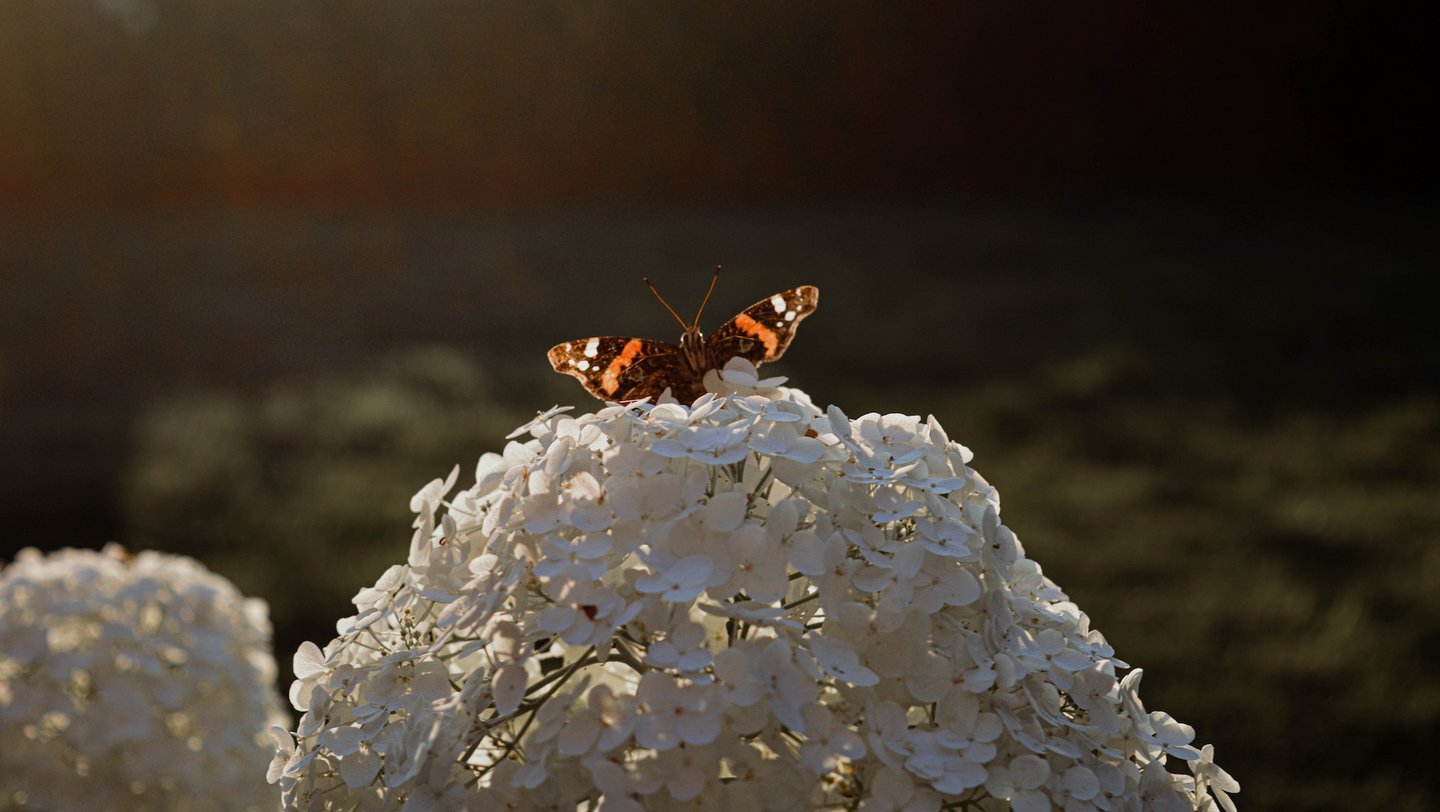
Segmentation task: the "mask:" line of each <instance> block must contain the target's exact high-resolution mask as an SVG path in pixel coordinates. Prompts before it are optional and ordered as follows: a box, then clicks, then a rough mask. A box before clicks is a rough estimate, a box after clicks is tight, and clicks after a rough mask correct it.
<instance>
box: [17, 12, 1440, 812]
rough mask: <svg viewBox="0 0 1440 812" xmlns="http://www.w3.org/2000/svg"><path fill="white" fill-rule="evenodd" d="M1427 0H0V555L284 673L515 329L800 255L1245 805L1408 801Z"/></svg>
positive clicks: (831, 338) (806, 383) (543, 327)
mask: <svg viewBox="0 0 1440 812" xmlns="http://www.w3.org/2000/svg"><path fill="white" fill-rule="evenodd" d="M1426 12H1427V9H1426V8H1425V6H1424V4H1422V3H1419V2H1410V3H1405V2H1398V3H1387V4H1361V3H1335V2H1323V1H1322V2H1311V3H1298V2H1297V3H1281V4H1264V5H1258V4H1250V3H1238V2H1231V3H1225V2H1222V3H1205V4H1200V3H1195V4H1186V5H1181V6H1169V7H1164V8H1160V7H1156V6H1154V5H1153V4H1142V3H1138V2H1125V3H1122V2H1114V3H1105V2H1101V3H1092V4H1052V3H1034V2H1018V3H984V4H982V3H976V2H963V3H916V4H881V3H872V2H857V1H856V0H840V1H839V2H826V3H818V2H791V3H783V4H782V3H760V2H756V3H720V4H706V5H698V4H684V5H675V4H671V3H662V2H657V1H656V0H645V1H643V2H641V1H633V2H616V3H607V4H598V3H583V2H535V3H500V2H473V0H472V1H471V2H453V1H451V0H437V1H436V2H432V3H401V2H395V1H394V0H371V2H352V1H350V0H43V1H42V0H0V520H3V524H0V526H3V527H4V528H5V532H4V535H3V541H0V559H3V558H8V557H11V556H13V554H14V553H15V551H17V550H18V549H20V548H22V547H25V546H31V545H33V546H39V547H41V548H46V549H51V548H57V547H61V546H65V545H72V546H88V547H95V546H99V545H100V544H102V543H103V542H105V541H107V540H111V539H114V540H118V541H120V542H122V543H124V544H126V545H128V546H130V547H132V548H147V547H154V548H159V549H164V550H168V551H171V552H178V553H185V554H188V555H194V556H196V557H198V558H200V559H202V560H203V561H204V562H205V563H207V564H208V565H209V566H211V567H212V568H214V569H217V570H219V571H220V572H222V573H224V574H226V575H227V576H229V577H231V578H233V579H234V580H236V581H237V583H239V584H240V585H241V587H242V588H243V589H244V590H245V591H246V592H247V593H249V594H253V595H259V596H262V597H264V598H266V599H267V600H268V601H269V602H270V605H271V609H272V615H273V618H274V621H275V624H276V644H277V650H278V657H279V659H280V661H281V665H282V670H285V669H286V668H287V666H288V663H289V654H290V652H292V651H293V650H294V648H295V647H296V645H298V643H299V642H301V641H302V640H306V639H311V640H315V641H317V642H320V643H323V642H324V641H326V640H328V639H330V637H331V636H332V635H333V631H334V627H333V621H334V619H335V618H337V617H340V616H342V615H344V614H346V613H347V610H348V608H349V604H348V600H349V598H350V596H351V595H353V594H354V592H355V591H356V590H357V589H359V588H360V587H361V586H364V585H368V584H369V583H371V582H372V581H373V580H374V578H375V577H377V576H378V575H379V573H380V572H382V571H383V569H384V567H385V566H386V565H388V564H389V563H393V562H398V561H401V560H403V557H404V555H405V551H406V548H407V544H408V539H409V534H410V530H409V519H410V517H409V514H408V511H407V509H406V508H407V502H408V497H409V495H410V494H411V493H413V492H414V491H415V490H417V489H418V488H419V487H420V486H422V485H423V484H424V483H425V482H426V481H428V480H429V479H430V478H432V477H436V476H443V475H444V474H445V473H446V472H448V470H449V469H450V467H451V466H452V465H453V464H456V463H459V464H460V465H461V467H462V471H463V472H464V474H463V475H462V477H461V483H462V486H463V485H464V483H465V482H466V481H467V478H468V477H469V476H470V472H471V471H472V470H473V466H474V464H475V461H476V460H477V459H478V457H479V456H480V454H481V453H483V452H485V451H488V450H498V449H499V448H500V447H501V446H503V443H504V440H503V438H504V435H505V434H506V432H507V431H508V430H509V428H511V427H513V426H514V425H515V424H516V423H517V422H518V421H521V420H524V419H526V417H528V416H529V415H532V414H533V413H534V412H535V411H536V410H539V409H543V408H546V407H548V406H550V405H551V404H553V403H574V404H577V405H579V406H580V407H581V408H588V404H587V402H586V396H585V395H584V394H583V393H582V392H581V390H580V389H579V387H578V386H577V385H576V384H575V383H574V381H572V380H571V379H569V378H563V377H561V376H557V375H555V374H553V373H552V372H551V371H550V369H549V367H548V364H547V363H546V362H545V360H544V351H545V350H546V349H547V348H548V347H549V346H550V345H551V344H554V343H556V342H558V341H560V340H563V339H570V338H578V337H583V336H585V335H590V334H596V333H612V332H622V333H635V334H640V335H648V336H655V337H661V338H667V339H673V338H674V337H675V336H676V334H677V333H678V328H677V326H676V325H675V324H674V323H673V321H672V320H671V319H670V318H669V316H667V315H666V314H665V313H664V311H663V310H661V309H660V307H659V306H658V305H657V304H656V303H654V302H653V301H652V299H651V297H650V296H649V294H648V293H647V292H646V291H645V289H644V288H643V286H642V285H641V284H640V277H641V276H642V275H648V276H650V277H651V278H652V279H654V280H655V281H656V282H657V284H659V285H660V287H661V288H662V290H663V291H665V292H666V294H667V296H668V297H669V298H670V299H671V300H672V301H673V302H675V303H676V306H677V308H678V309H679V310H681V311H682V312H689V308H692V307H693V306H694V303H695V302H697V301H698V299H699V297H700V295H701V294H702V293H703V290H704V287H705V284H706V283H707V282H708V277H709V270H710V269H711V268H712V267H713V266H714V265H715V264H717V263H723V264H724V265H725V267H726V271H725V276H724V278H723V279H722V280H721V284H720V286H719V289H718V291H717V293H716V296H715V302H713V303H712V305H711V307H710V310H709V314H708V316H707V318H706V322H707V325H706V326H709V327H711V328H713V327H714V326H715V325H716V324H718V323H719V322H720V321H721V320H722V319H723V318H724V317H726V316H728V315H730V314H731V313H734V312H735V311H737V310H738V309H739V308H741V307H743V306H745V305H747V304H749V303H750V302H752V301H754V300H756V299H758V298H760V297H762V296H765V295H768V294H770V293H772V292H774V291H776V290H779V289H781V288H785V287H790V286H792V285H795V284H800V283H812V284H816V285H819V286H820V287H821V288H822V290H823V291H824V297H823V301H822V306H821V308H820V311H819V313H818V314H817V315H816V316H815V317H814V318H813V319H811V320H810V321H808V322H806V324H805V328H804V330H802V331H801V336H800V337H799V339H798V340H797V341H796V343H795V344H794V346H793V347H792V349H791V351H790V353H789V354H788V355H787V356H786V358H785V359H784V360H783V361H782V362H781V363H778V364H776V365H775V366H774V369H775V371H776V372H777V373H779V374H785V375H788V376H789V377H790V378H791V382H792V383H793V384H795V385H797V386H800V387H802V388H804V389H806V390H807V391H808V392H810V393H811V394H812V395H813V396H814V398H815V399H816V401H817V402H822V403H828V402H835V403H838V404H840V405H841V406H842V407H843V408H844V409H845V410H846V411H847V412H848V413H850V414H852V415H858V414H860V413H863V412H865V411H870V410H875V411H882V412H884V411H901V412H910V413H919V414H925V413H934V414H935V415H937V416H938V417H939V418H940V419H941V420H942V422H943V423H944V424H945V425H946V427H947V429H948V430H949V433H950V434H951V436H952V437H955V438H956V439H958V440H960V441H962V442H964V443H966V444H967V445H969V446H970V447H971V448H973V449H974V450H975V452H976V455H977V457H976V461H975V466H976V467H977V468H978V469H979V470H980V471H981V472H982V473H984V474H985V475H986V476H987V477H988V478H989V479H990V480H991V481H992V482H993V483H995V484H996V485H997V486H998V487H999V489H1000V491H1001V493H1002V494H1003V495H1004V496H1005V505H1006V511H1005V516H1006V521H1007V523H1009V524H1010V525H1011V526H1012V527H1014V528H1015V529H1016V531H1017V532H1018V533H1019V534H1020V536H1021V538H1022V539H1023V540H1024V541H1025V543H1026V547H1027V550H1028V552H1029V554H1030V555H1031V556H1032V557H1034V558H1036V559H1037V560H1038V561H1040V562H1041V564H1042V565H1044V566H1045V568H1046V571H1047V573H1049V574H1050V575H1051V577H1053V578H1055V579H1056V580H1057V581H1058V582H1059V583H1060V584H1061V586H1063V587H1065V588H1066V589H1067V591H1069V593H1070V594H1071V596H1072V597H1074V598H1075V600H1076V601H1077V602H1078V603H1079V604H1080V606H1081V607H1083V608H1084V609H1085V610H1086V611H1088V612H1089V613H1090V614H1091V616H1092V619H1093V622H1094V625H1095V626H1096V627H1097V628H1099V629H1101V630H1102V631H1104V632H1105V633H1106V634H1107V636H1109V638H1110V639H1111V641H1112V642H1113V643H1114V644H1115V646H1116V648H1117V651H1118V652H1119V654H1120V656H1121V657H1123V658H1124V659H1126V660H1128V661H1130V662H1132V663H1134V664H1137V665H1140V666H1143V667H1144V668H1145V669H1146V678H1145V689H1144V691H1143V695H1144V696H1145V698H1146V701H1147V703H1148V704H1149V705H1150V707H1151V708H1152V709H1163V710H1166V711H1169V712H1171V713H1173V714H1174V715H1175V716H1176V717H1178V718H1180V719H1182V720H1184V721H1186V722H1189V723H1192V724H1194V725H1195V726H1196V728H1197V729H1198V737H1197V738H1198V740H1199V741H1201V742H1209V743H1213V744H1215V745H1216V747H1217V757H1218V760H1219V761H1220V763H1221V764H1222V765H1224V766H1225V767H1227V768H1228V769H1229V770H1230V771H1231V772H1233V773H1234V774H1235V775H1236V777H1237V778H1238V779H1239V780H1240V781H1241V782H1242V784H1243V785H1244V791H1243V792H1242V794H1241V795H1240V796H1239V798H1238V800H1239V801H1240V802H1241V806H1242V808H1249V809H1291V810H1318V809H1394V810H1424V809H1434V808H1436V807H1437V806H1440V790H1437V789H1436V787H1435V784H1434V782H1433V781H1432V780H1430V779H1429V778H1428V777H1427V776H1428V768H1429V759H1428V758H1425V757H1424V756H1422V753H1424V752H1426V750H1427V748H1428V745H1429V741H1430V738H1431V736H1432V734H1433V732H1434V730H1436V729H1437V724H1440V687H1437V678H1436V677H1435V676H1434V675H1435V673H1436V666H1437V664H1440V662H1437V659H1440V658H1437V655H1436V651H1437V646H1440V589H1437V587H1440V547H1437V545H1436V543H1435V542H1436V540H1437V538H1440V498H1437V494H1440V375H1437V370H1440V365H1437V362H1440V341H1437V337H1436V332H1437V331H1436V329H1435V321H1436V319H1435V308H1434V306H1433V304H1432V301H1433V299H1432V298H1431V297H1429V296H1424V295H1421V287H1420V284H1419V283H1420V277H1421V275H1422V273H1424V272H1425V271H1427V270H1430V269H1433V267H1434V266H1435V260H1434V254H1435V249H1434V244H1435V239H1436V235H1437V225H1440V221H1437V199H1436V195H1435V192H1436V180H1437V172H1436V168H1437V162H1436V160H1435V156H1434V154H1433V153H1434V149H1435V144H1436V143H1437V141H1436V136H1437V132H1436V129H1435V127H1434V125H1433V124H1431V123H1430V118H1431V117H1433V116H1434V115H1435V113H1436V112H1437V111H1436V110H1435V109H1434V108H1435V80H1436V78H1437V77H1436V74H1437V71H1436V70H1435V68H1436V58H1435V55H1434V43H1435V42H1436V41H1437V34H1440V31H1437V26H1436V25H1435V22H1434V19H1433V17H1432V16H1431V15H1429V14H1427V13H1426Z"/></svg>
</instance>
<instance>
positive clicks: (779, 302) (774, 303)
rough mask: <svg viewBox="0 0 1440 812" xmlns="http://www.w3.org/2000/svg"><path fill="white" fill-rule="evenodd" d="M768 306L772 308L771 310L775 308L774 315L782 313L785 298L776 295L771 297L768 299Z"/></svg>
mask: <svg viewBox="0 0 1440 812" xmlns="http://www.w3.org/2000/svg"><path fill="white" fill-rule="evenodd" d="M770 306H771V307H773V308H775V312H776V313H784V312H785V297H784V296H781V295H780V294H778V293H777V294H775V295H774V296H771V297H770Z"/></svg>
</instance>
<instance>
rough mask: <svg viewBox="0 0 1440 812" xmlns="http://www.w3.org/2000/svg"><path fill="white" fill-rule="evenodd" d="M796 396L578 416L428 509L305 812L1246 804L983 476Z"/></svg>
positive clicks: (380, 600)
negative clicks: (1018, 530)
mask: <svg viewBox="0 0 1440 812" xmlns="http://www.w3.org/2000/svg"><path fill="white" fill-rule="evenodd" d="M779 382H780V381H779V380H778V379H776V380H768V381H761V380H757V377H756V375H755V374H754V369H753V367H749V368H747V367H746V366H745V365H744V364H743V363H740V364H736V365H732V366H731V367H729V368H727V370H726V372H725V374H724V376H723V380H720V381H712V382H711V383H715V384H718V387H712V389H714V388H719V389H721V390H722V391H723V392H724V394H707V395H706V396H704V397H702V398H700V399H699V400H697V401H696V402H695V403H694V404H693V406H685V405H681V404H676V403H673V402H669V403H660V404H658V405H651V404H644V403H641V404H633V405H629V406H617V405H612V406H608V407H606V408H603V409H600V410H599V411H598V412H595V413H593V414H586V415H581V416H578V417H572V416H569V415H566V414H564V413H563V411H564V410H555V411H552V412H549V413H546V414H543V415H541V416H539V417H537V418H536V419H535V421H533V422H532V423H530V424H529V425H528V426H526V427H524V428H523V429H521V430H520V431H517V433H516V434H513V435H512V438H514V437H518V436H521V435H522V434H524V433H528V434H529V435H531V439H529V440H527V441H525V442H511V443H510V444H509V445H508V446H507V448H506V449H505V451H504V454H503V455H496V454H487V455H486V456H485V457H484V458H483V459H481V461H480V463H479V466H478V468H477V470H476V482H475V484H474V485H473V486H471V487H469V488H468V489H465V490H463V491H460V492H458V493H455V494H454V495H453V496H450V495H449V494H450V493H451V491H452V490H453V488H454V486H455V483H456V478H457V472H458V468H457V471H452V472H451V474H450V476H449V477H448V478H446V479H445V480H443V481H442V480H436V481H434V482H432V483H430V484H429V485H427V486H426V487H425V488H424V489H422V490H421V491H420V492H419V493H417V494H416V495H415V497H414V499H413V501H412V503H411V506H412V508H413V509H414V510H415V511H416V512H417V514H418V516H417V519H416V522H415V527H416V529H415V534H414V537H413V539H412V543H411V549H410V555H409V560H408V562H407V563H406V564H404V565H397V566H394V567H392V568H391V569H390V570H389V571H387V572H386V573H385V574H384V576H383V577H381V579H380V580H379V582H378V583H376V584H375V586H374V587H372V588H368V589H365V590H362V591H361V592H360V594H359V595H357V596H356V598H355V605H356V608H357V609H358V614H357V615H355V616H353V617H349V618H346V619H344V620H342V621H340V623H339V625H338V631H339V633H340V636H339V637H338V638H336V639H335V640H334V641H332V642H331V643H330V644H329V645H328V646H327V647H326V648H325V649H324V650H323V651H322V650H321V649H320V648H318V647H317V646H315V645H314V644H306V645H305V646H302V647H301V649H300V651H299V652H298V653H297V654H296V656H295V674H296V677H297V678H298V679H297V681H296V682H295V683H294V685H293V687H292V689H291V701H292V702H293V703H294V704H295V707H296V708H297V709H298V710H300V711H303V712H304V715H303V716H302V718H301V719H300V722H299V726H298V729H297V730H296V731H295V732H294V733H293V734H292V733H291V732H289V731H285V730H284V729H281V728H277V729H276V730H275V731H274V736H275V739H276V742H277V745H278V751H277V754H276V757H275V760H274V762H273V764H272V766H271V770H270V778H271V780H273V781H277V782H278V783H279V784H280V785H281V787H282V788H283V791H284V796H285V801H286V804H287V806H288V807H289V808H292V809H344V810H357V809H358V810H368V809H405V810H440V809H446V810H448V809H471V810H491V809H513V810H521V809H535V810H539V809H546V810H551V809H576V808H580V809H601V810H607V812H631V811H632V810H641V809H680V808H685V809H701V810H705V809H713V810H734V809H746V810H751V809H753V810H792V809H794V810H798V809H863V810H875V811H876V812H880V811H881V810H907V811H908V812H922V811H926V810H940V809H1012V808H1013V809H1016V810H1021V811H1022V812H1037V811H1038V810H1048V809H1060V810H1067V812H1079V810H1115V811H1116V812H1119V811H1120V810H1126V811H1127V812H1128V811H1129V810H1137V811H1138V810H1142V809H1145V810H1172V809H1173V810H1190V809H1202V810H1212V809H1217V808H1218V807H1223V808H1225V809H1226V810H1233V809H1234V805H1233V803H1232V802H1231V800H1230V799H1229V797H1228V796H1227V795H1226V793H1228V792H1234V791H1237V790H1238V789H1239V786H1238V785H1237V784H1236V783H1235V781H1234V780H1233V779H1232V778H1230V776H1229V775H1227V774H1226V773H1225V772H1224V771H1223V770H1221V769H1220V768H1219V767H1218V766H1216V765H1215V764H1214V761H1213V758H1212V751H1211V749H1210V748H1209V747H1206V748H1204V749H1203V750H1202V749H1197V748H1195V747H1194V746H1192V745H1191V744H1190V742H1191V739H1192V738H1193V736H1194V731H1193V729H1191V728H1190V727H1189V726H1187V725H1184V724H1181V723H1179V722H1177V721H1175V720H1174V719H1172V718H1171V717H1170V716H1169V715H1167V714H1165V713H1162V712H1151V711H1147V710H1146V709H1145V707H1144V706H1143V705H1142V704H1141V702H1140V697H1139V694H1138V689H1139V685H1140V673H1141V672H1140V671H1139V670H1138V669H1137V670H1132V671H1129V673H1127V674H1124V675H1123V676H1122V674H1121V672H1122V671H1123V670H1125V669H1127V668H1128V666H1127V665H1126V664H1125V663H1123V662H1121V661H1120V660H1118V659H1116V657H1115V655H1114V652H1113V651H1112V649H1111V648H1110V646H1109V645H1107V644H1106V642H1105V639H1104V638H1103V637H1102V636H1101V635H1100V633H1099V632H1097V631H1094V630H1093V629H1091V628H1090V624H1089V619H1088V618H1087V617H1086V616H1085V614H1084V613H1083V612H1081V611H1080V609H1079V607H1077V606H1076V605H1075V604H1074V603H1072V602H1070V601H1069V600H1067V599H1066V596H1065V594H1064V593H1063V592H1061V591H1060V589H1059V588H1057V587H1056V586H1055V584H1054V583H1052V582H1051V581H1050V580H1049V579H1047V578H1046V577H1045V576H1044V575H1043V574H1042V573H1041V570H1040V567H1039V565H1037V564H1036V563H1035V562H1034V561H1032V560H1030V559H1027V558H1026V557H1025V554H1024V551H1023V549H1022V548H1021V546H1020V542H1019V540H1018V539H1017V538H1016V537H1015V534H1014V533H1013V532H1011V531H1010V530H1009V529H1007V528H1006V527H1005V526H1004V525H1002V524H1001V523H1000V519H999V507H1000V504H999V498H998V495H997V494H996V492H995V489H994V488H992V487H991V486H990V485H989V484H987V483H986V481H985V480H984V479H983V478H982V477H981V476H980V475H979V474H978V473H976V472H975V471H974V470H973V469H971V468H970V467H969V466H968V463H969V462H970V459H971V453H970V451H969V450H967V449H966V448H965V447H963V446H961V445H959V444H957V443H954V442H952V441H951V440H950V439H949V438H948V437H947V436H946V435H945V432H944V431H943V430H942V429H941V427H940V425H939V423H938V422H936V421H935V420H934V418H931V419H928V420H920V419H918V418H915V417H906V416H902V415H894V414H891V415H878V414H869V415H865V416H863V417H860V418H859V419H855V420H852V419H850V418H848V417H846V416H845V415H844V414H842V413H841V412H840V410H839V409H836V408H834V407H831V408H830V409H829V410H828V412H825V413H822V412H820V411H819V410H818V409H816V408H815V407H814V406H813V405H811V403H810V401H809V399H808V397H806V396H805V395H804V394H803V393H802V392H799V391H798V390H793V389H782V388H777V385H778V383H779ZM1174 761H1183V762H1188V763H1189V767H1190V770H1189V774H1188V775H1185V774H1179V773H1173V772H1170V771H1169V770H1168V769H1167V765H1169V764H1171V763H1172V762H1174Z"/></svg>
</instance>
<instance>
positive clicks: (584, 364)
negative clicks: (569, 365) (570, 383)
mask: <svg viewBox="0 0 1440 812" xmlns="http://www.w3.org/2000/svg"><path fill="white" fill-rule="evenodd" d="M575 368H576V369H578V370H580V371H581V372H584V371H585V370H587V369H589V368H590V362H589V361H586V360H585V359H583V358H582V359H580V360H579V361H578V362H576V364H575Z"/></svg>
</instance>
